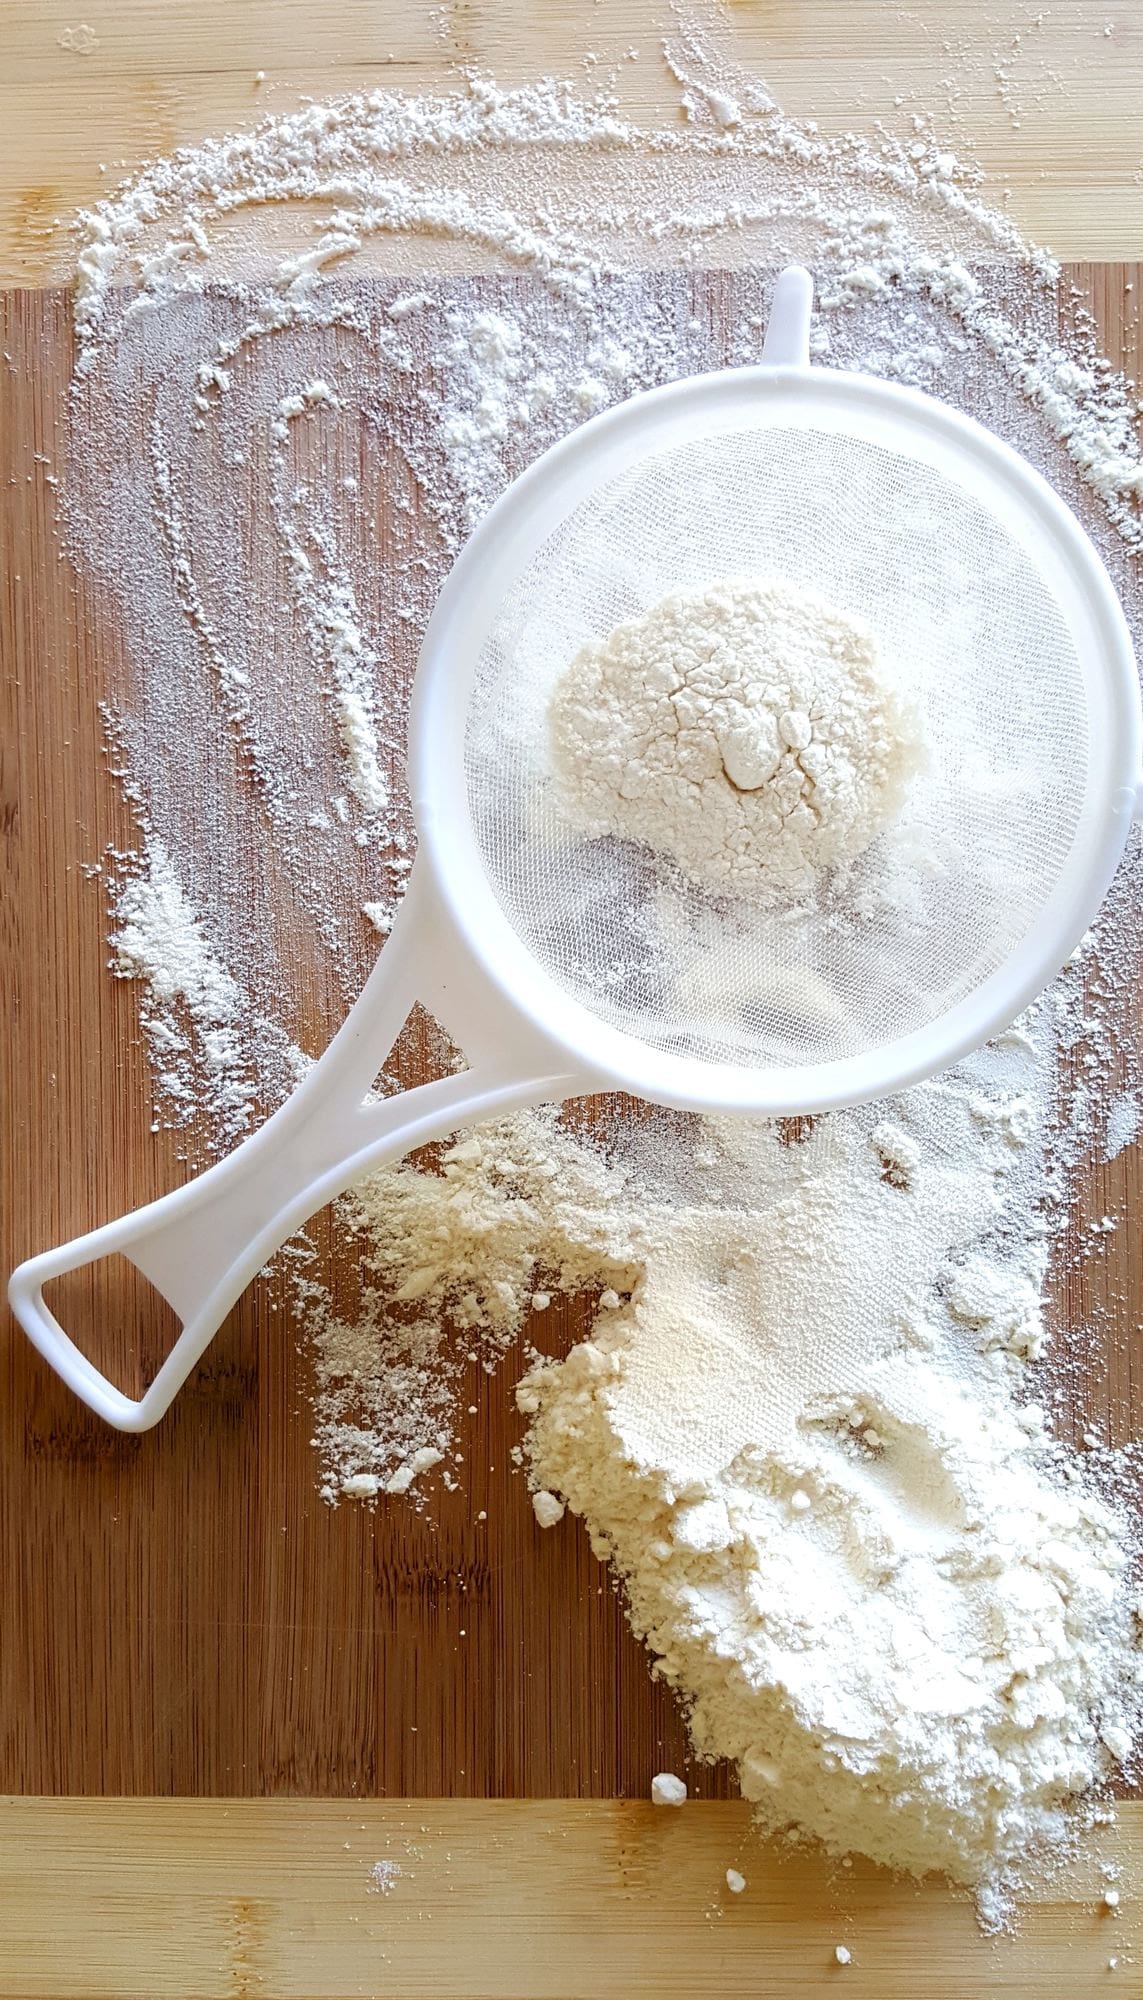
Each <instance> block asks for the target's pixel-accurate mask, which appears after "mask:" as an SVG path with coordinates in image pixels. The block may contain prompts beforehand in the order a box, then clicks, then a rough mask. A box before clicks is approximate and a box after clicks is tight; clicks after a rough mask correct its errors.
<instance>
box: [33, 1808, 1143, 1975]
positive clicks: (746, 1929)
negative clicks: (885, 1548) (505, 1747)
mask: <svg viewBox="0 0 1143 2000" xmlns="http://www.w3.org/2000/svg"><path fill="white" fill-rule="evenodd" d="M1141 1857H1143V1802H1134V1803H1129V1804H1125V1805H1123V1806H1121V1807H1119V1808H1118V1810H1117V1812H1116V1815H1115V1823H1114V1825H1113V1826H1112V1827H1110V1828H1108V1829H1104V1830H1102V1832H1101V1834H1100V1836H1099V1840H1098V1844H1097V1845H1092V1844H1090V1843H1089V1844H1088V1845H1087V1846H1086V1847H1085V1849H1084V1850H1083V1851H1082V1852H1081V1853H1080V1854H1079V1855H1078V1856H1077V1858H1076V1859H1075V1861H1074V1862H1073V1863H1072V1864H1070V1865H1069V1867H1068V1868H1067V1870H1066V1871H1064V1872H1063V1873H1062V1874H1061V1876H1060V1877H1059V1878H1058V1879H1057V1880H1056V1881H1055V1882H1054V1883H1051V1884H1046V1885H1044V1886H1043V1888H1042V1889H1041V1890H1040V1892H1039V1893H1038V1894H1037V1895H1036V1896H1035V1897H1034V1898H1033V1899H1031V1900H1030V1901H1029V1902H1028V1904H1027V1905H1026V1907H1025V1908H1024V1909H1023V1910H1022V1912H1021V1916H1020V1921H1019V1926H1018V1928H1017V1929H1016V1931H1015V1932H1014V1934H1012V1935H1003V1936H1001V1937H999V1938H986V1937H984V1936H983V1935H982V1934H981V1932H980V1931H979V1929H978V1928H977V1925H976V1922H975V1918H974V1915H973V1912H972V1909H971V1906H970V1904H969V1903H968V1901H967V1899H966V1898H965V1897H964V1896H963V1895H957V1894H954V1893H952V1892H950V1891H949V1890H948V1889H947V1888H945V1887H943V1886H942V1885H941V1884H940V1883H938V1882H933V1883H926V1884H924V1885H918V1884H915V1883H912V1882H901V1881H900V1880H897V1879H895V1878H893V1877H892V1876H890V1875H889V1874H888V1873H887V1872H885V1871H883V1870H879V1869H875V1868H873V1867H871V1866H868V1865H865V1864H861V1863H855V1864H854V1866H853V1867H852V1868H851V1869H850V1870H848V1871H847V1870H844V1869H843V1868H841V1867H840V1866H838V1865H837V1864H835V1863H831V1862H828V1861H827V1860H825V1859H824V1858H823V1857H822V1855H821V1854H820V1852H818V1851H816V1850H798V1851H789V1850H785V1851H784V1850H782V1849H781V1848H780V1847H779V1846H777V1845H775V1844H773V1843H770V1844H766V1845H763V1844H762V1843H761V1842H759V1841H758V1840H757V1839H756V1837H755V1836H754V1835H753V1833H752V1831H751V1826H750V1813H749V1808H748V1807H747V1806H746V1805H745V1804H743V1803H741V1802H727V1801H703V1800H692V1801H688V1803H687V1805H686V1806H685V1807H683V1808H682V1809H681V1810H674V1811H673V1810H670V1809H659V1808H655V1807H653V1806H651V1805H650V1804H648V1803H646V1802H644V1801H641V1800H566V1799H558V1800H543V1799H533V1800H508V1799H502V1800H485V1799H482V1800H464V1799H420V1800H418V1799H402V1800H398V1799H389V1800H369V1801H361V1800H355V1799H301V1798H281V1799H237V1798H236V1799H144V1798H140V1799H72V1798H58V1799H48V1798H38V1797H36V1798H32V1797H29V1798H15V1797H7V1798H4V1799H0V1995H3V2000H32V1996H46V1995H49V1994H50V1995H54V1996H55V2000H73V1996H74V2000H111V1996H115V2000H134V1997H135V1996H136V1995H138V1996H140V2000H142V1996H147V2000H163V1996H165V1995H178V1996H180V2000H200V1996H201V2000H215V1996H234V1995H245V1994H251V1995H252V1994H255V1993H257V1994H261V1995H263V1996H274V1995H280V1996H282V2000H295V1996H298V1997H299V2000H300V1996H305V2000H343V1996H346V2000H347V1996H349V1995H350V1994H362V1993H366V1994H373V1993H376V1994H385V1995H386V1996H389V2000H393V1996H399V1995H405V1996H406V2000H425V1997H426V1996H434V2000H478V1996H479V2000H492V1996H496V2000H589V1996H590V2000H609V1996H612V1995H614V1996H617V2000H618V1996H621V1995H622V1996H624V2000H640V1997H641V1996H644V1995H646V1996H651V1995H655V1996H659V2000H669V1996H674V1995H684V1994H700V1993H707V1992H712V1993H713V1992H717V1993H718V1995H719V2000H738V1996H741V1997H742V2000H747V1996H750V2000H756V1996H758V1995H759V1994H761V1993H772V1994H780V1995H782V1996H785V1995H787V1994H790V1995H801V1994H814V1993H826V1992H828V1991H831V1990H833V1987H834V1985H835V1982H836V1981H837V1979H838V1978H839V1977H840V1975H841V1973H842V1972H843V1971H844V1974H845V1986H844V1992H845V1993H846V1995H847V1996H853V1995H859V1996H868V2000H873V1996H876V2000H904V1996H906V1995H908V1996H910V2000H913V1996H915V1995H917V1994H918V1993H919V1992H922V1991H923V1992H924V1993H925V1994H926V1995H931V1996H935V2000H982V1996H983V1995H985V1994H987V1995H988V1996H1000V1995H1021V1996H1025V2000H1028V1997H1029V1996H1039V1995H1045V1996H1047V1995H1061V1994H1062V1993H1064V1992H1066V1993H1067V1995H1068V2000H1081V1997H1082V1996H1083V1995H1086V1994H1087V1993H1089V1992H1097V1991H1098V1992H1108V1991H1110V1992H1113V1993H1133V1994H1138V1993H1139V1992H1140V1991H1141V1990H1143V1986H1141V1984H1140V1979H1141V1974H1140V1969H1139V1955H1138V1953H1137V1950H1136V1942H1135V1941H1136V1935H1137V1930H1136V1920H1135V1913H1134V1907H1133V1902H1132V1898H1131V1895H1130V1891H1129V1890H1127V1889H1126V1888H1125V1891H1124V1895H1123V1904H1122V1907H1121V1908H1120V1910H1119V1911H1118V1912H1116V1913H1114V1914H1113V1913H1112V1912H1110V1911H1108V1910H1107V1909H1105V1908H1104V1907H1103V1905H1102V1893H1103V1889H1104V1887H1105V1886H1106V1882H1107V1880H1108V1879H1109V1878H1108V1876H1107V1874H1105V1872H1104V1871H1105V1870H1114V1871H1124V1873H1125V1875H1126V1876H1127V1878H1128V1879H1131V1880H1135V1881H1138V1879H1139V1875H1138V1865H1139V1862H1140V1859H1141ZM378 1862H381V1863H385V1864H388V1865H389V1867H390V1869H391V1873H390V1874H389V1877H388V1886H387V1887H382V1886H379V1884H378V1881H377V1879H376V1877H375V1875H374V1869H375V1865H376V1864H377V1863H378ZM728 1867H733V1868H736V1869H738V1870H740V1871H741V1873H742V1874H743V1875H745V1877H746V1879H747V1887H746V1890H745V1891H744V1892H743V1893H742V1894H738V1895H736V1894H733V1893H732V1892H731V1891H730V1890H729V1889H728V1887H727V1884H726V1879H725V1871H726V1869H727V1868H728ZM385 1872H386V1871H385V1869H383V1870H382V1876H383V1877H384V1875H385ZM839 1943H843V1944H844V1945H845V1947H846V1948H847V1949H848V1950H849V1951H850V1953H851V1954H852V1957H851V1962H850V1963H849V1964H847V1965H846V1966H844V1967H842V1966H841V1965H840V1964H839V1962H838V1960H837V1957H836V1947H837V1945H838V1944H839ZM1112 1958H1114V1959H1115V1960H1116V1965H1115V1967H1111V1966H1110V1965H1109V1960H1110V1959H1112ZM1112 1970H1114V1971H1116V1972H1119V1973H1122V1974H1123V1975H1124V1976H1123V1977H1122V1978H1120V1979H1118V1980H1116V1982H1115V1983H1114V1984H1109V1979H1108V1975H1109V1972H1110V1971H1112Z"/></svg>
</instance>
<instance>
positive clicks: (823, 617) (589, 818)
mask: <svg viewBox="0 0 1143 2000" xmlns="http://www.w3.org/2000/svg"><path fill="white" fill-rule="evenodd" d="M549 720H550V728H551V742H552V751H553V760H554V765H555V771H556V780H557V789H558V795H559V798H560V804H561V808H562V810H563V812H564V813H565V815H566V817H567V818H568V819H569V820H570V821H571V822H572V823H573V824H574V825H575V826H576V827H577V828H579V829H580V830H581V831H582V832H584V833H586V834H589V835H592V836H601V835H605V834H617V835H619V836H621V837H622V838H625V839H628V840H634V841H639V842H641V843H644V844H645V845H646V846H648V847H650V848H653V849H654V850H655V851H656V853H658V854H661V855H669V856H670V857H671V858H672V859H673V860H674V861H676V862H677V863H678V865H679V866H680V868H681V869H682V870H683V871H684V873H685V874H687V875H688V876H690V877H691V878H692V879H693V880H695V881H697V882H699V883H701V884H703V885H704V886H706V887H708V888H712V889H715V890H720V891H723V892H725V891H731V892H732V893H737V894H740V895H749V896H753V897H756V896H758V895H759V894H763V895H765V894H770V895H774V894H778V895H782V896H798V895H803V894H806V893H808V891H809V890H811V889H812V887H813V885H814V880H815V878H816V877H817V876H818V875H819V874H820V873H821V871H822V870H824V869H829V868H834V867H837V866H839V865H841V864H844V863H845V862H848V861H853V860H855V859H856V858H857V856H858V855H859V854H861V853H863V852H864V850H865V849H866V848H867V847H868V846H869V844H870V842H871V841H872V840H873V839H874V837H875V836H876V834H877V833H878V832H879V831H880V830H881V828H882V827H883V826H884V825H885V824H886V822H887V821H888V820H889V819H891V818H892V816H893V814H894V813H895V812H896V811H897V809H898V807H899V806H900V804H901V800H902V798H903V795H904V790H905V787H906V785H907V783H908V781H909V779H910V778H911V777H912V776H913V775H914V773H915V772H916V771H917V769H918V768H919V766H920V763H921V730H920V721H919V717H918V715H917V713H916V711H915V709H914V708H913V707H912V706H911V705H910V704H909V703H908V701H907V700H906V699H905V697H904V696H903V694H902V693H901V692H900V691H899V690H898V689H897V688H896V687H895V686H894V685H893V683H892V680H891V679H890V677H889V676H888V674H887V672H886V670H885V666H884V663H883V662H882V660H881V658H880V656H879V654H878V650H877V646H876V643H875V641H874V638H873V634H872V633H871V632H870V630H869V628H868V627H867V626H866V625H864V624H863V623H862V622H861V621H859V620H858V619H855V618H853V617H851V616H849V615H848V614H846V613H843V612H841V611H837V610H835V609H834V608H833V607H832V606H831V605H829V604H827V603H826V602H825V601H824V599H823V598H821V597H819V596H818V595H817V593H816V592H814V591H811V590H807V589H805V588H803V587H802V586H801V585H799V584H794V583H790V582H784V581H781V582H780V581H769V582H751V581H749V580H746V579H730V580H727V581H725V582H721V583H717V584H713V585H711V586H710V587H709V588H706V589H703V590H679V591H675V592H673V593H672V594H671V595H670V596H669V597H665V598H663V599H662V600H661V601H660V602H659V603H658V604H656V605H654V606H652V608H651V609H650V610H649V611H646V612H644V614H643V615H642V617H639V618H633V619H630V620H628V621H627V622H626V623H624V624H622V625H618V626H616V628H615V630H614V631H613V632H611V633H610V634H609V636H608V637H607V638H606V639H604V640H602V641H601V642H600V641H596V642H593V643H592V644H589V645H587V646H584V647H583V648H582V649H581V650H580V652H579V653H578V654H577V655H576V657H575V659H574V660H573V661H572V664H571V666H570V667H569V668H568V669H567V671H566V673H564V675H563V676H562V678H561V679H560V681H559V682H558V684H557V686H556V688H555V690H554V693H553V696H552V701H551V705H550V710H549Z"/></svg>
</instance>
